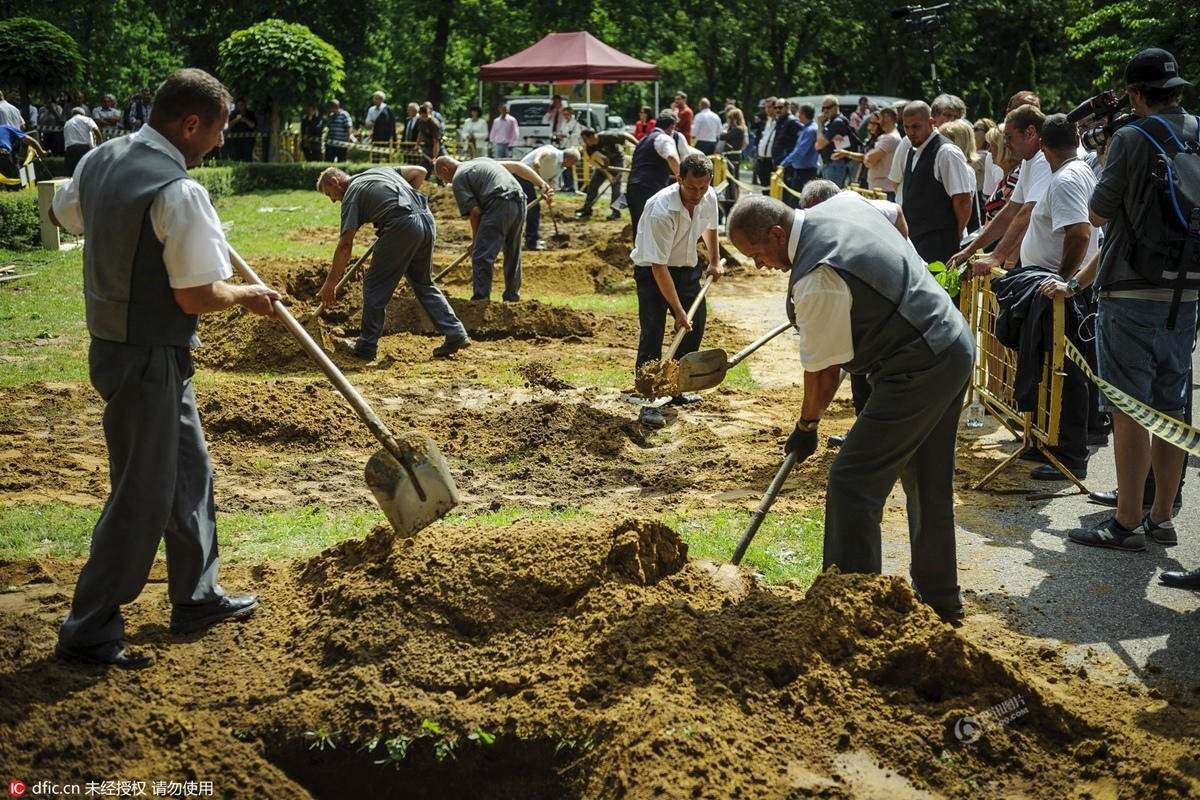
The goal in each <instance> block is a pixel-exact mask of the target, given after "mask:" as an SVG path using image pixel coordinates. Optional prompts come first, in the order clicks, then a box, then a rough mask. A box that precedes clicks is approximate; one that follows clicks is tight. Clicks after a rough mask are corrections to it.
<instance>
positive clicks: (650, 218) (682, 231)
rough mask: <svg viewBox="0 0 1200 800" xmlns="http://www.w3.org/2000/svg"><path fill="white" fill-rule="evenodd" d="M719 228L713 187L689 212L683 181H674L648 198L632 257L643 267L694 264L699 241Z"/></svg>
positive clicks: (688, 265) (697, 255) (687, 265)
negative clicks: (680, 186)
mask: <svg viewBox="0 0 1200 800" xmlns="http://www.w3.org/2000/svg"><path fill="white" fill-rule="evenodd" d="M659 138H666V137H659ZM716 229H717V193H716V191H715V190H714V189H713V188H712V187H711V186H710V187H709V188H708V191H707V192H705V193H704V198H703V199H702V200H701V201H700V203H699V204H698V205H697V206H696V208H695V209H693V210H692V212H691V213H688V210H687V209H686V208H684V206H683V199H682V198H680V196H679V184H678V183H672V184H671V185H670V186H668V187H667V188H665V189H659V190H658V192H656V193H655V194H654V195H653V196H652V197H651V198H650V199H649V200H647V201H646V208H645V210H643V211H642V218H641V220H639V221H638V229H637V237H636V238H635V239H634V246H633V252H632V253H630V258H632V259H633V263H634V264H635V265H637V266H639V267H649V266H652V265H654V264H666V265H667V266H668V267H694V266H696V263H697V262H698V261H699V254H698V253H697V252H696V242H698V241H699V240H700V237H701V236H703V235H704V233H705V232H706V231H712V230H716Z"/></svg>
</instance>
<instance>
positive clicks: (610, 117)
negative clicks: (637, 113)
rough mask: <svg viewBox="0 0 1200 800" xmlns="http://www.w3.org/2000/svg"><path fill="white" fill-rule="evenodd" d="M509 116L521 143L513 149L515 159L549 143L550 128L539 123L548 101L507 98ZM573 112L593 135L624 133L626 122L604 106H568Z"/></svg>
mask: <svg viewBox="0 0 1200 800" xmlns="http://www.w3.org/2000/svg"><path fill="white" fill-rule="evenodd" d="M507 102H508V113H509V114H512V115H513V116H514V117H515V118H516V120H517V124H518V125H520V126H521V141H520V142H519V143H518V144H517V147H516V148H515V154H516V155H524V154H525V153H528V152H529V151H530V150H532V149H533V148H535V147H540V146H541V145H544V144H549V143H550V126H549V125H546V124H545V123H543V122H542V118H543V117H544V116H545V115H546V112H547V111H549V110H550V98H549V97H546V96H545V95H541V96H522V97H510V98H508V101H507ZM568 105H570V107H571V108H572V109H573V110H574V111H575V117H576V118H577V119H578V120H579V124H580V126H581V127H584V128H591V129H592V130H595V131H606V130H618V131H619V130H624V128H625V121H624V120H622V119H621V117H619V116H617V115H615V114H610V113H609V111H608V106H607V105H605V104H604V103H591V104H588V103H568Z"/></svg>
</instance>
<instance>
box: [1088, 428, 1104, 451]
mask: <svg viewBox="0 0 1200 800" xmlns="http://www.w3.org/2000/svg"><path fill="white" fill-rule="evenodd" d="M1106 444H1108V431H1106V430H1103V431H1088V435H1087V446H1088V447H1104V446H1105V445H1106Z"/></svg>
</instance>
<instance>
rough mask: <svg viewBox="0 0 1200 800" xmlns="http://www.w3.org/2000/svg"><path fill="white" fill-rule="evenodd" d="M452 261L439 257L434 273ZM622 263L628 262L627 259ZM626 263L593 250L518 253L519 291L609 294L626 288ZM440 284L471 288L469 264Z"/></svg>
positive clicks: (446, 257)
mask: <svg viewBox="0 0 1200 800" xmlns="http://www.w3.org/2000/svg"><path fill="white" fill-rule="evenodd" d="M456 255H457V254H456ZM626 256H628V253H626ZM452 260H453V258H452V257H451V256H450V255H449V254H447V255H446V256H445V257H444V258H439V259H438V262H439V264H440V265H441V266H439V267H436V268H435V272H436V270H437V269H440V268H442V267H445V266H449V264H450V262H451V261H452ZM443 262H444V263H443ZM625 262H628V258H626V259H625ZM625 262H620V261H609V260H607V259H606V258H605V257H603V256H602V255H601V254H598V253H597V252H596V251H595V249H594V248H585V249H582V250H565V251H561V252H546V251H542V252H538V251H536V250H534V251H526V252H524V253H522V254H521V290H522V291H531V292H544V293H547V294H562V295H573V294H585V293H592V292H597V293H607V292H612V291H615V290H617V289H619V288H623V287H625V286H628V285H629V280H630V273H629V272H628V271H623V270H622V268H621V267H620V265H621V264H622V263H625ZM500 274H501V273H500V267H499V265H498V266H497V269H496V277H497V280H500ZM443 283H444V285H446V286H456V287H457V286H470V285H471V265H470V263H469V262H463V263H462V264H460V265H459V266H458V267H456V268H455V269H454V270H452V271H451V272H450V273H449V274H447V275H446V277H445V278H443ZM493 288H495V287H493Z"/></svg>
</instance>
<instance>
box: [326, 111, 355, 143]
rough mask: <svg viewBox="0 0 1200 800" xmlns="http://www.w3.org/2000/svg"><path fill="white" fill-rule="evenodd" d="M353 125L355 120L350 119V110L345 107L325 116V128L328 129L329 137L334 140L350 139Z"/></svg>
mask: <svg viewBox="0 0 1200 800" xmlns="http://www.w3.org/2000/svg"><path fill="white" fill-rule="evenodd" d="M352 126H353V122H351V120H350V112H349V111H347V110H346V109H344V108H343V109H339V110H338V111H336V112H334V113H333V114H330V115H329V116H327V117H326V118H325V130H326V131H328V138H329V139H330V141H333V142H348V141H350V128H351V127H352Z"/></svg>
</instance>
